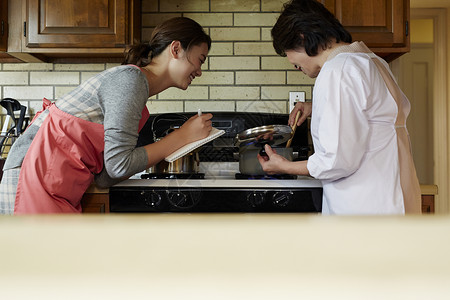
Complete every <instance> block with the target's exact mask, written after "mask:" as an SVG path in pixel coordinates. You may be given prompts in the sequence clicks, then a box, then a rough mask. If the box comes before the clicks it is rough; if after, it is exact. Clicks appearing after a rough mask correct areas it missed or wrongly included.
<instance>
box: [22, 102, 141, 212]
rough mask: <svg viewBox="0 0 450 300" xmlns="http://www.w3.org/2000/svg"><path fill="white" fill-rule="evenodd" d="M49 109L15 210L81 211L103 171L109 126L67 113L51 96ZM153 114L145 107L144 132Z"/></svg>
mask: <svg viewBox="0 0 450 300" xmlns="http://www.w3.org/2000/svg"><path fill="white" fill-rule="evenodd" d="M44 109H48V110H49V115H48V116H47V117H46V118H45V120H44V121H43V123H42V125H41V127H40V129H39V131H38V132H37V134H36V136H35V137H34V139H33V141H32V143H31V145H30V149H29V150H28V152H27V154H26V155H25V158H24V160H23V163H22V167H21V171H20V175H19V183H18V185H17V193H16V200H15V206H14V214H37V213H80V212H81V203H80V201H81V198H82V197H83V194H84V193H85V191H86V190H87V188H88V187H89V185H90V184H91V183H92V181H93V179H94V174H98V173H100V172H101V171H102V169H103V150H104V147H105V142H104V127H103V125H101V124H98V123H93V122H89V121H86V120H83V119H80V118H78V117H75V116H73V115H71V114H68V113H66V112H63V111H62V110H60V109H58V108H57V107H56V105H54V103H51V102H50V101H49V100H47V99H44V104H43V110H44ZM41 112H42V111H41ZM41 112H39V113H37V114H36V115H38V114H40V113H41ZM148 117H149V112H148V110H147V108H146V107H145V108H144V110H143V111H142V118H141V120H140V122H139V130H141V128H142V127H143V126H144V124H145V122H146V121H147V119H148ZM35 118H36V116H35Z"/></svg>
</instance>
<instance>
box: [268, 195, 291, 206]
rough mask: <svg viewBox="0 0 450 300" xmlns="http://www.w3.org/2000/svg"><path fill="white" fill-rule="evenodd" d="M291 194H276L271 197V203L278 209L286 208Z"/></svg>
mask: <svg viewBox="0 0 450 300" xmlns="http://www.w3.org/2000/svg"><path fill="white" fill-rule="evenodd" d="M293 194H294V193H292V192H276V193H275V194H274V195H273V197H272V203H273V204H274V205H275V206H278V207H286V206H288V204H289V202H291V199H292V195H293Z"/></svg>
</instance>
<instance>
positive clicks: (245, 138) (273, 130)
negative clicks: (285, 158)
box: [234, 125, 292, 148]
mask: <svg viewBox="0 0 450 300" xmlns="http://www.w3.org/2000/svg"><path fill="white" fill-rule="evenodd" d="M291 136H292V128H291V127H290V126H289V125H266V126H260V127H255V128H250V129H247V130H245V131H242V132H240V133H238V134H237V135H236V138H235V142H234V144H235V145H236V146H238V147H241V146H254V147H256V148H261V147H264V145H265V144H269V145H271V146H275V145H279V144H282V143H284V142H286V141H287V140H289V139H290V138H291Z"/></svg>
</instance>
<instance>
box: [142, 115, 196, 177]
mask: <svg viewBox="0 0 450 300" xmlns="http://www.w3.org/2000/svg"><path fill="white" fill-rule="evenodd" d="M187 120H188V118H187V117H186V116H184V115H181V114H176V113H169V114H161V115H158V116H156V117H155V118H154V119H153V121H152V126H151V130H152V133H153V140H154V141H155V142H156V141H159V140H161V139H162V138H164V137H165V136H166V135H168V134H169V133H171V132H172V131H174V130H176V129H178V128H180V127H181V125H183V123H184V122H186V121H187ZM199 149H200V148H197V149H195V150H194V151H192V152H190V153H188V154H186V155H185V156H183V157H180V158H179V159H177V160H175V161H173V162H167V161H165V160H162V161H160V162H159V163H157V164H156V165H154V166H152V167H150V168H149V169H148V172H149V173H156V174H162V173H164V174H192V173H198V171H199V165H200V159H199V156H198V150H199Z"/></svg>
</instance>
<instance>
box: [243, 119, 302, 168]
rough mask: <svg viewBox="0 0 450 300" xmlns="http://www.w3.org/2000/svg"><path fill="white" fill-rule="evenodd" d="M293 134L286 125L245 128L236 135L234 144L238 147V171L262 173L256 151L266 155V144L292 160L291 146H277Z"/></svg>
mask: <svg viewBox="0 0 450 300" xmlns="http://www.w3.org/2000/svg"><path fill="white" fill-rule="evenodd" d="M292 135H293V131H292V128H291V127H290V126H288V125H266V126H260V127H255V128H251V129H247V130H245V131H243V132H241V133H239V134H237V135H236V138H235V145H236V146H238V147H239V172H241V173H242V174H245V175H264V174H265V172H264V171H263V169H262V167H261V164H260V163H259V161H258V158H257V155H258V153H259V154H261V155H263V156H264V155H267V154H266V153H265V151H264V146H265V145H266V144H268V145H270V146H271V147H272V148H274V150H275V151H276V152H277V154H279V155H281V156H283V157H284V158H286V159H288V160H290V161H292V160H293V158H294V153H293V149H292V148H290V147H289V148H286V147H281V146H280V147H277V146H278V145H280V144H282V143H284V142H286V141H287V140H289V139H290V138H291V137H292Z"/></svg>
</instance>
